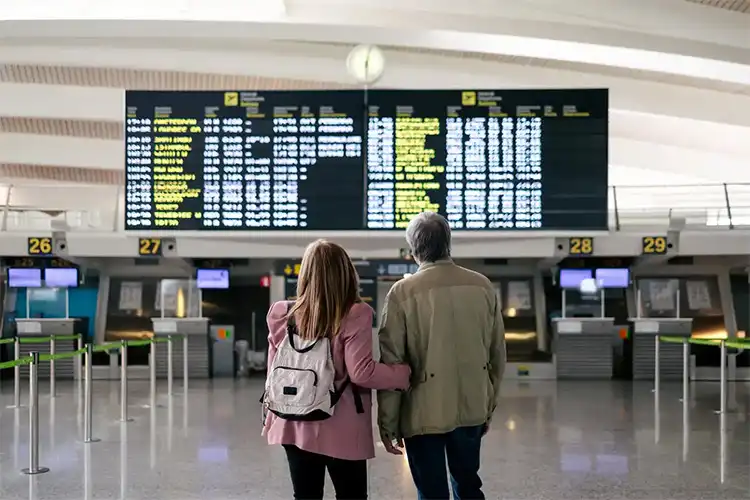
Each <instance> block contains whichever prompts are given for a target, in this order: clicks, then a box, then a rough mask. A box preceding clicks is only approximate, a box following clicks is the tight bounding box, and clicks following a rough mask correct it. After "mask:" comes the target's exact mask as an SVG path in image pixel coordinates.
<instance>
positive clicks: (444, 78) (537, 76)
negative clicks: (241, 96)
mask: <svg viewBox="0 0 750 500" xmlns="http://www.w3.org/2000/svg"><path fill="white" fill-rule="evenodd" d="M346 53H347V49H346V48H345V47H326V46H323V47H317V46H313V45H308V46H307V48H300V49H298V50H290V49H289V48H288V47H287V49H286V51H284V50H282V48H280V47H276V48H275V49H273V48H272V49H270V50H258V49H257V48H256V49H255V50H253V49H250V50H248V49H244V50H238V49H237V48H235V49H234V50H218V49H216V50H198V49H193V50H185V49H183V50H177V49H158V48H154V49H148V48H106V47H96V46H78V47H75V46H62V47H60V46H19V47H16V46H12V45H6V46H3V45H0V64H2V63H6V64H32V65H33V64H38V65H62V66H74V67H105V68H125V69H134V70H152V71H183V72H200V73H219V74H227V75H245V76H262V77H271V78H293V79H301V80H317V81H325V82H334V83H350V84H351V83H353V82H352V79H351V77H350V76H349V75H348V74H347V71H346V67H345V64H344V60H345V57H346ZM386 56H387V62H386V71H385V75H384V77H383V79H382V81H381V82H380V86H383V87H395V88H399V87H401V88H440V87H443V88H464V87H465V88H498V89H502V88H592V87H598V88H609V89H610V106H611V108H612V109H614V110H618V109H619V110H627V111H637V112H641V113H648V114H654V115H665V116H674V117H680V118H693V119H699V120H703V121H707V122H716V123H721V124H734V125H744V126H750V96H745V95H739V94H729V93H725V92H719V91H716V90H707V89H699V88H694V87H688V86H680V85H675V84H665V83H657V82H648V81H643V80H636V79H630V78H619V77H613V76H605V75H600V74H594V73H583V72H580V71H575V70H572V69H571V70H560V69H550V68H543V67H536V66H524V65H523V64H506V63H501V62H496V61H481V60H475V59H466V58H459V57H455V58H447V57H441V56H439V55H431V54H430V55H427V54H409V53H401V52H392V51H391V52H387V54H386ZM520 62H522V61H520ZM749 68H750V66H749ZM0 85H3V84H0ZM47 89H52V91H53V92H54V88H53V87H47ZM8 90H14V91H15V92H23V91H21V90H18V89H17V88H16V89H11V88H7V89H4V91H3V92H0V103H2V105H3V106H10V107H14V108H21V109H23V108H25V107H27V106H34V107H38V108H41V107H42V106H40V105H36V104H34V103H35V101H50V99H47V98H45V93H46V89H45V92H36V93H35V94H36V95H35V97H34V98H33V99H24V100H22V101H19V100H18V99H16V98H15V97H13V96H11V95H10V94H9V92H8ZM39 90H42V89H39ZM85 91H86V92H91V93H92V94H94V95H92V96H91V99H92V100H93V101H92V103H93V102H95V101H99V100H100V99H101V98H103V95H104V93H106V92H107V91H108V90H97V89H94V88H92V87H87V88H86V90H85ZM62 92H65V93H68V94H69V93H70V91H69V89H67V88H66V89H65V90H64V91H62ZM58 97H60V96H59V95H58ZM120 99H122V97H120ZM56 100H57V101H60V100H59V99H56ZM116 101H117V102H116ZM51 104H52V107H48V106H45V109H48V110H49V111H48V112H49V113H52V112H54V111H53V110H54V109H55V108H59V107H71V106H72V104H68V103H63V102H60V103H59V104H54V103H51ZM115 105H117V106H119V108H118V109H120V110H121V109H122V102H121V101H118V100H117V99H115V100H113V101H111V102H110V104H109V105H108V106H107V107H106V110H103V111H106V112H109V110H110V109H112V106H115ZM86 108H91V110H90V111H89V110H86ZM0 112H2V113H3V114H5V112H3V111H2V110H1V109H0ZM29 112H30V111H27V112H26V113H29ZM89 112H91V113H95V114H99V113H100V112H99V110H97V109H96V108H95V107H94V106H93V105H90V106H83V107H80V106H79V111H78V113H89ZM118 113H119V111H118ZM20 116H24V115H20ZM66 117H72V116H66Z"/></svg>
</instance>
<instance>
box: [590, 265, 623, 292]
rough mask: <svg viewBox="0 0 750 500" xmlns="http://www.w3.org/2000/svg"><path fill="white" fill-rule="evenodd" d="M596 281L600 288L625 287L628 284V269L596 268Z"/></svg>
mask: <svg viewBox="0 0 750 500" xmlns="http://www.w3.org/2000/svg"><path fill="white" fill-rule="evenodd" d="M596 282H597V283H598V284H599V287H600V288H627V287H628V286H629V285H630V269H627V268H601V269H597V270H596Z"/></svg>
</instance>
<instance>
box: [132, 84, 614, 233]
mask: <svg viewBox="0 0 750 500" xmlns="http://www.w3.org/2000/svg"><path fill="white" fill-rule="evenodd" d="M608 100H609V96H608V91H607V90H606V89H527V90H522V89H511V90H507V89H506V90H504V89H490V90H481V89H453V90H427V89H422V90H398V89H375V90H371V91H368V92H364V91H361V90H324V91H311V90H299V91H278V90H259V91H255V90H250V91H243V90H228V91H138V90H136V91H127V92H126V94H125V107H126V110H125V117H124V119H125V154H124V156H125V181H126V182H125V190H126V204H125V210H124V215H125V228H126V229H129V230H139V231H143V230H165V229H166V230H170V231H171V230H177V231H179V230H187V231H192V230H219V231H247V230H262V231H283V230H326V231H330V230H342V231H345V230H371V231H392V230H401V229H404V228H406V226H407V224H408V223H409V221H410V220H411V219H412V218H413V217H414V216H415V215H416V214H418V213H420V212H423V211H433V212H439V213H441V214H443V215H444V216H445V217H446V218H447V219H448V221H449V222H450V224H451V227H452V228H453V229H454V230H464V231H497V230H513V231H515V230H565V229H576V230H582V229H589V230H597V229H606V228H607V221H608V213H607V203H608V194H607V193H608V190H607V184H608V183H607V172H608V169H607V164H608V149H607V148H608V143H607V138H608Z"/></svg>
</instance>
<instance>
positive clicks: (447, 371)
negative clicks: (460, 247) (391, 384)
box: [378, 260, 506, 438]
mask: <svg viewBox="0 0 750 500" xmlns="http://www.w3.org/2000/svg"><path fill="white" fill-rule="evenodd" d="M379 340H380V353H381V361H382V362H384V363H388V364H392V363H408V364H409V366H411V370H412V378H411V388H410V389H409V390H408V391H406V392H394V391H381V392H379V393H378V426H379V427H380V432H381V434H383V435H385V436H388V437H390V438H400V437H411V436H415V435H419V434H440V433H445V432H450V431H452V430H453V429H455V428H457V427H465V426H473V425H481V424H483V423H485V422H489V420H490V418H491V417H492V413H493V411H494V410H495V407H496V406H497V400H498V394H499V391H500V380H501V379H502V376H503V371H504V369H505V356H506V355H505V330H504V328H503V319H502V311H501V306H500V301H499V299H498V297H497V293H496V291H495V288H494V287H493V286H492V284H491V283H490V281H489V280H488V279H487V278H486V277H484V276H482V275H481V274H479V273H476V272H474V271H470V270H468V269H465V268H463V267H460V266H457V265H455V264H454V263H453V261H451V260H445V261H438V262H435V263H431V264H423V265H421V266H420V268H419V271H418V272H417V273H415V274H414V275H413V276H410V277H408V278H405V279H403V280H401V281H399V282H397V283H396V284H395V285H393V287H392V288H391V290H390V291H389V292H388V295H387V297H386V299H385V305H384V307H383V315H382V319H381V327H380V332H379Z"/></svg>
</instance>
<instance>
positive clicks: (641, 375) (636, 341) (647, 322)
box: [630, 318, 693, 380]
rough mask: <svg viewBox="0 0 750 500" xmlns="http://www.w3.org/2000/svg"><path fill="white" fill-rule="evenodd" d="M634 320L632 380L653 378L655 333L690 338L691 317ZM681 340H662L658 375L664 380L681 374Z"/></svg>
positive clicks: (680, 376) (691, 329) (678, 377)
mask: <svg viewBox="0 0 750 500" xmlns="http://www.w3.org/2000/svg"><path fill="white" fill-rule="evenodd" d="M630 321H632V322H633V380H653V379H654V366H655V362H656V359H655V354H656V337H657V336H661V337H685V338H689V337H690V335H691V334H692V331H693V320H692V319H690V318H631V319H630ZM682 349H683V347H682V346H681V345H680V344H675V343H667V342H660V343H659V376H660V378H661V379H662V380H679V379H681V378H682V363H683V360H682V356H683V353H682Z"/></svg>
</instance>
